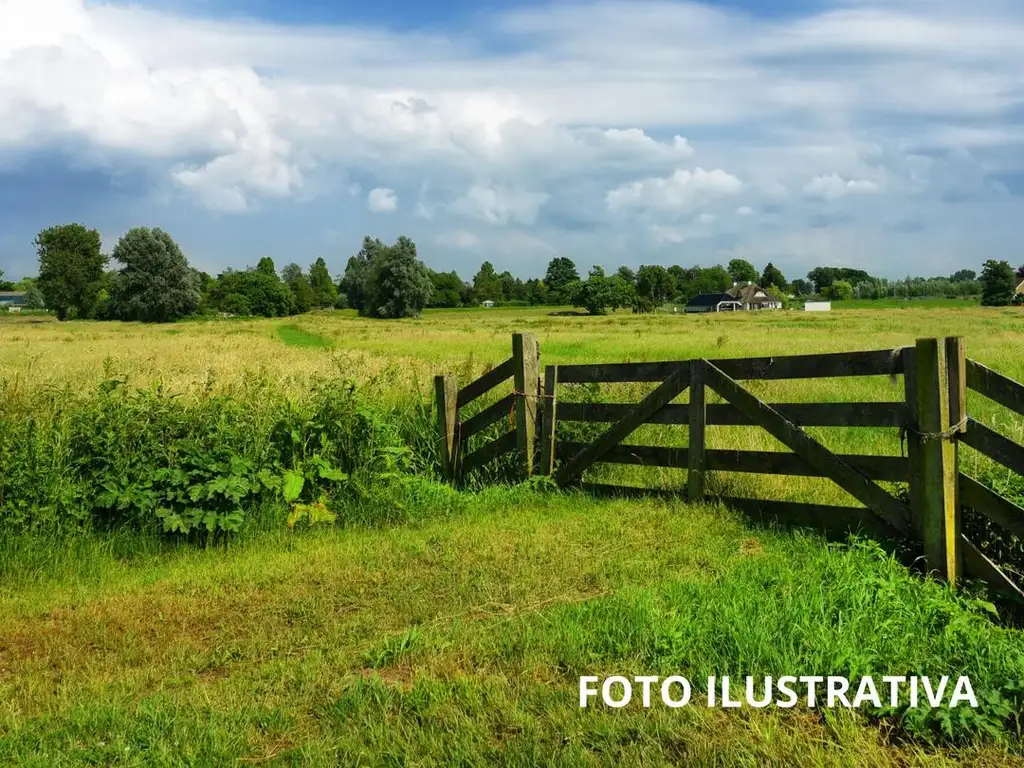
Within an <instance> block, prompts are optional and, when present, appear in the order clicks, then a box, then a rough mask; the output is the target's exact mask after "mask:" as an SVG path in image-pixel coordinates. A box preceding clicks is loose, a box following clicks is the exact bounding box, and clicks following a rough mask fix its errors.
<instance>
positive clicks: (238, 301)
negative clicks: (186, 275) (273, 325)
mask: <svg viewBox="0 0 1024 768" xmlns="http://www.w3.org/2000/svg"><path fill="white" fill-rule="evenodd" d="M210 298H211V300H212V301H213V303H214V304H215V305H216V306H217V308H218V309H220V311H221V312H230V313H232V314H236V315H249V314H252V315H260V316H262V317H282V316H284V315H290V314H292V313H293V312H294V311H295V297H294V296H293V295H292V291H291V289H290V288H289V287H288V286H287V285H286V284H285V283H284V282H282V280H281V278H279V277H278V276H277V273H276V272H275V273H268V272H266V271H265V270H261V269H259V268H258V267H257V268H256V269H247V270H245V271H244V272H238V271H236V270H233V269H229V270H227V271H225V272H222V273H221V274H220V275H218V276H217V282H216V284H215V285H214V287H213V288H212V289H211V291H210Z"/></svg>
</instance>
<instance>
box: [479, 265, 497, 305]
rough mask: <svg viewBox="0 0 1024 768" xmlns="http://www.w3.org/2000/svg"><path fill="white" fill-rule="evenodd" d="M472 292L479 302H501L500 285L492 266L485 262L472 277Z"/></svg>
mask: <svg viewBox="0 0 1024 768" xmlns="http://www.w3.org/2000/svg"><path fill="white" fill-rule="evenodd" d="M473 292H474V293H475V294H476V297H477V299H478V300H479V301H488V300H490V301H501V299H502V295H503V294H502V284H501V278H500V277H498V273H497V272H495V271H494V265H493V264H491V262H489V261H485V262H484V263H483V264H481V265H480V269H479V271H478V272H477V273H476V274H475V275H474V276H473Z"/></svg>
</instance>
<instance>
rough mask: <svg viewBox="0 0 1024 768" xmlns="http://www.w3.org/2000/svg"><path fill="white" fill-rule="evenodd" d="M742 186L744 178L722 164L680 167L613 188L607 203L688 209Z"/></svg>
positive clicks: (630, 207) (613, 207) (617, 208)
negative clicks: (691, 168) (668, 173)
mask: <svg viewBox="0 0 1024 768" xmlns="http://www.w3.org/2000/svg"><path fill="white" fill-rule="evenodd" d="M741 189H743V182H742V181H740V180H739V179H738V178H736V177H735V176H733V175H732V174H729V173H726V172H725V171H723V170H720V169H718V168H716V169H715V170H713V171H705V170H704V169H703V168H697V170H695V171H688V170H683V169H679V170H677V171H676V172H675V173H673V174H672V175H671V176H667V177H652V178H648V179H642V180H640V181H633V182H630V183H628V184H624V185H622V186H620V187H616V188H615V189H612V190H609V191H608V193H607V195H605V203H606V204H607V206H608V210H610V211H616V212H617V211H628V210H635V209H641V210H643V209H653V210H662V211H678V212H686V211H688V210H690V209H692V208H693V207H694V206H695V205H699V204H701V203H704V202H707V201H710V200H715V199H717V198H719V197H724V196H727V195H735V194H736V193H738V192H739V191H740V190H741Z"/></svg>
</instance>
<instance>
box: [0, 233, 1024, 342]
mask: <svg viewBox="0 0 1024 768" xmlns="http://www.w3.org/2000/svg"><path fill="white" fill-rule="evenodd" d="M33 245H34V246H35V248H36V251H37V255H38V257H39V276H38V277H37V278H25V279H24V280H22V281H20V282H18V283H12V282H9V281H4V280H3V273H2V272H0V290H24V291H25V292H26V305H27V306H28V307H30V308H32V307H41V306H43V305H44V304H45V306H46V307H47V308H49V309H50V310H52V311H53V312H54V313H55V314H56V315H57V317H58V319H60V320H66V319H69V318H90V319H99V320H115V319H119V320H138V321H145V322H167V321H172V320H176V319H179V318H182V317H186V316H189V315H195V314H210V313H224V314H231V315H242V316H264V317H281V316H286V315H294V314H301V313H303V312H308V311H310V310H313V309H323V308H332V307H333V308H340V309H345V308H352V309H355V310H357V311H358V312H359V313H360V314H362V315H364V316H367V317H384V318H395V317H409V316H414V315H417V314H419V312H421V311H422V310H423V309H424V308H426V307H449V308H454V307H472V306H477V305H479V304H481V303H483V302H486V301H489V302H494V303H495V304H503V305H512V306H515V305H523V306H525V305H557V306H564V305H571V306H576V307H580V308H583V309H586V310H587V311H588V312H590V313H592V314H602V313H604V312H606V311H607V310H608V309H612V310H615V309H619V308H627V307H628V308H632V309H633V311H635V312H650V311H653V310H654V309H655V308H657V307H658V306H660V305H662V304H664V303H666V302H680V303H685V302H686V301H689V300H690V299H692V298H693V297H695V296H697V295H699V294H704V293H722V292H725V291H726V290H728V289H729V288H730V287H732V286H733V285H735V284H743V283H749V282H753V283H757V284H759V285H760V286H761V287H762V288H764V289H766V290H768V291H769V292H771V293H774V294H775V295H776V296H778V297H779V298H787V297H790V296H792V297H795V298H800V299H803V298H810V297H819V298H825V299H835V300H845V299H852V298H861V299H880V298H885V297H890V296H897V297H907V298H912V297H919V296H949V297H955V296H979V295H980V296H981V301H982V303H983V304H987V305H1002V304H1009V303H1012V302H1013V301H1014V300H1015V299H1019V298H1020V297H1019V296H1016V295H1015V288H1016V286H1017V284H1019V283H1020V282H1021V281H1022V280H1024V265H1022V266H1021V267H1020V268H1019V269H1018V270H1016V272H1015V271H1014V270H1013V268H1012V267H1010V265H1009V263H1008V262H1006V261H996V260H988V261H986V262H985V264H984V265H983V268H982V271H981V274H980V275H978V274H976V273H975V272H973V271H972V270H968V269H964V270H959V271H957V272H955V273H954V274H952V275H949V276H943V277H907V278H906V279H904V280H888V279H886V278H877V277H873V276H871V275H870V274H868V273H867V272H866V271H864V270H860V269H852V268H845V267H816V268H814V269H812V270H811V271H810V272H808V273H807V277H806V278H797V279H795V280H793V281H791V282H790V281H787V280H786V277H785V275H783V273H782V272H781V271H780V270H779V268H778V267H776V266H775V265H774V264H773V263H771V262H769V263H768V264H766V265H765V267H764V268H763V269H762V270H761V271H760V272H759V271H758V270H757V268H756V267H755V266H754V265H753V264H752V263H750V262H749V261H747V260H745V259H732V260H731V261H729V263H728V264H727V265H726V266H722V265H721V264H716V265H714V266H711V267H701V266H691V267H683V266H679V265H673V266H668V267H665V266H661V265H643V266H640V267H639V268H638V269H636V270H634V269H632V268H630V267H627V266H622V267H619V268H618V269H617V270H616V271H615V272H614V273H613V274H610V275H609V274H607V273H606V272H605V270H604V268H603V267H601V266H595V267H593V268H591V270H590V271H589V273H588V274H587V276H586V277H585V278H583V277H581V276H580V274H579V271H578V269H577V267H576V264H575V263H574V262H573V261H572V259H570V258H568V257H566V256H558V257H556V258H553V259H552V260H551V261H550V262H549V264H548V267H547V270H546V272H545V274H544V276H543V277H541V278H531V279H528V280H525V281H524V280H522V279H521V278H520V277H517V276H515V275H513V274H512V273H511V272H509V271H507V270H506V271H504V272H501V273H498V272H497V270H495V268H494V265H493V264H492V263H491V262H490V261H485V262H484V263H483V264H482V265H481V266H480V268H479V270H478V271H477V272H476V274H475V275H474V276H473V278H472V280H470V281H464V280H463V279H462V278H461V277H460V276H459V275H458V274H457V273H456V272H454V271H450V272H437V271H434V270H431V269H429V268H428V267H427V266H426V265H425V264H424V263H423V262H422V261H421V260H420V259H419V257H418V255H417V251H416V244H415V243H414V242H413V241H412V240H411V239H409V238H408V237H405V236H402V237H399V238H398V239H397V241H396V242H395V243H393V244H391V245H388V244H385V243H384V242H382V241H381V240H380V239H379V238H374V237H369V236H367V237H365V238H364V239H363V243H362V247H361V248H360V250H359V251H358V252H357V253H356V254H354V255H353V256H351V257H350V258H349V260H348V263H347V264H346V267H345V270H344V272H343V273H342V274H341V275H338V276H337V277H336V278H335V277H332V276H331V273H330V270H329V268H328V265H327V262H326V261H325V260H324V259H323V258H322V257H318V258H317V259H316V260H315V261H313V263H312V264H310V265H309V267H308V268H307V269H305V270H304V269H303V268H302V267H301V266H300V265H298V264H296V263H289V264H287V265H285V266H284V267H283V268H282V269H281V270H280V271H278V269H277V267H276V265H275V264H274V261H273V259H271V258H270V257H269V256H265V257H263V258H261V259H260V260H259V262H258V263H257V264H256V266H255V267H247V268H246V269H243V270H237V269H232V268H229V269H226V270H224V271H223V272H221V273H220V274H218V275H217V276H216V277H213V276H211V275H209V274H207V273H205V272H201V271H199V270H197V269H195V268H193V267H192V266H191V265H190V264H189V262H188V259H187V258H186V256H185V254H184V253H183V252H182V250H181V248H180V247H179V245H178V244H177V243H176V242H175V240H174V239H173V238H172V237H171V236H170V235H169V234H168V233H167V232H165V231H164V230H162V229H160V228H152V229H150V228H148V227H136V228H133V229H130V230H129V231H128V232H126V233H125V234H124V235H123V236H122V237H121V238H120V240H118V242H117V244H116V245H115V246H114V248H113V250H112V251H111V253H110V254H109V255H108V254H104V253H102V249H101V243H100V235H99V232H97V231H96V230H94V229H89V228H87V227H86V226H84V225H82V224H65V225H58V226H54V227H50V228H49V229H45V230H43V231H42V232H40V233H39V234H38V236H37V237H36V239H35V240H34V241H33ZM111 262H114V263H115V264H116V265H118V266H117V268H113V269H111V268H108V267H109V265H110V263H111Z"/></svg>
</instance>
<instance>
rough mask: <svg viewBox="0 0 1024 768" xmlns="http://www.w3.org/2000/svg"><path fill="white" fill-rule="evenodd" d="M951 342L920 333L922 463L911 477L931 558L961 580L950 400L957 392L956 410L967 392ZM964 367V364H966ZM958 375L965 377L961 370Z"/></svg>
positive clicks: (918, 438) (917, 432)
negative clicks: (952, 365) (954, 365)
mask: <svg viewBox="0 0 1024 768" xmlns="http://www.w3.org/2000/svg"><path fill="white" fill-rule="evenodd" d="M948 347H949V345H948V343H947V344H940V343H939V340H938V339H918V340H917V343H916V345H915V347H914V357H915V366H914V367H915V371H914V374H915V379H916V387H915V388H916V390H917V391H916V395H917V397H916V400H917V403H916V405H917V413H916V422H917V423H916V425H915V427H914V429H913V430H911V435H910V439H911V442H913V443H916V445H917V452H918V461H917V462H916V463H917V465H918V469H917V473H912V474H911V478H910V480H911V484H912V485H913V484H915V483H916V484H917V486H918V489H917V492H916V493H913V494H912V502H913V503H914V504H915V505H916V506H917V509H915V510H913V512H914V525H915V527H916V528H917V530H918V532H919V534H920V536H921V540H922V542H923V544H924V557H925V564H926V566H927V568H928V569H929V570H931V571H936V572H937V573H938V575H939V576H940V577H941V578H943V579H946V580H948V581H949V582H950V583H952V584H954V585H955V584H956V582H957V581H958V579H959V578H960V573H961V567H962V555H961V552H960V510H959V508H958V506H957V492H956V489H957V484H958V483H957V467H956V449H955V439H956V437H955V434H954V433H953V432H952V431H951V427H952V426H953V422H951V420H950V411H951V409H950V404H951V398H953V397H955V398H956V401H957V406H956V409H955V410H960V405H959V404H960V403H961V397H962V395H961V393H960V392H952V391H951V390H950V383H951V377H950V370H949V366H948V364H947V356H946V355H947V349H948ZM961 349H962V347H961ZM954 350H956V345H954ZM957 354H959V352H958V353H957ZM959 369H960V370H963V366H959ZM956 376H957V382H959V381H960V374H959V373H957V374H956ZM957 389H959V386H958V385H957Z"/></svg>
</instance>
